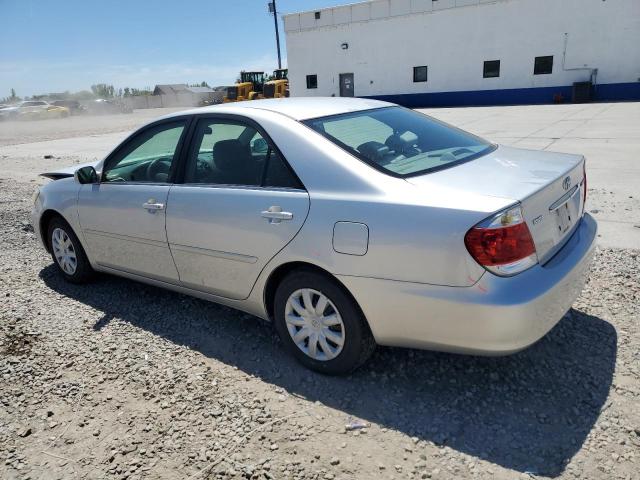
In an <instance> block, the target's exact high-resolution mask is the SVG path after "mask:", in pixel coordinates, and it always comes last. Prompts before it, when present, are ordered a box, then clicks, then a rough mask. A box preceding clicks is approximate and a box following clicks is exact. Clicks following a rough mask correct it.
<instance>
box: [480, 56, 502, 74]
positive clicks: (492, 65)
mask: <svg viewBox="0 0 640 480" xmlns="http://www.w3.org/2000/svg"><path fill="white" fill-rule="evenodd" d="M499 76H500V60H486V61H485V62H484V69H483V70H482V77H483V78H497V77H499Z"/></svg>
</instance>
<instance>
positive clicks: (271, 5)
mask: <svg viewBox="0 0 640 480" xmlns="http://www.w3.org/2000/svg"><path fill="white" fill-rule="evenodd" d="M269 13H273V24H274V25H275V27H276V47H277V48H278V69H281V68H282V60H281V58H280V34H279V32H278V11H277V10H276V0H272V1H271V2H269Z"/></svg>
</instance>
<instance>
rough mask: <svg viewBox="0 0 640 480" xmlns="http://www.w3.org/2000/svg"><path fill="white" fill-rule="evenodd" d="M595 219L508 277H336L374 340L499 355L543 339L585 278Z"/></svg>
mask: <svg viewBox="0 0 640 480" xmlns="http://www.w3.org/2000/svg"><path fill="white" fill-rule="evenodd" d="M596 233H597V224H596V222H595V220H594V219H593V217H591V216H590V215H589V214H585V215H584V217H583V219H582V220H581V222H580V225H579V227H578V228H577V229H576V231H575V232H574V233H573V235H572V237H571V238H570V240H569V241H568V242H567V243H566V244H565V246H564V247H563V248H562V249H561V250H560V251H559V252H558V253H557V254H556V255H555V256H554V257H553V258H552V259H551V260H550V261H548V262H547V263H546V264H545V265H544V266H540V265H537V266H535V267H533V268H531V269H529V270H527V271H526V272H523V273H521V274H519V275H516V276H514V277H508V278H505V277H498V276H496V275H493V274H491V273H488V272H487V273H485V274H484V275H483V276H482V278H481V279H480V280H479V281H478V282H477V283H476V284H475V285H473V286H472V287H444V286H433V285H425V284H419V283H410V282H397V281H392V280H382V279H373V278H363V277H351V276H340V277H339V278H340V280H341V281H342V282H343V283H344V284H345V286H346V287H347V288H348V289H349V290H350V291H351V293H352V294H353V295H354V297H355V299H356V300H357V302H358V303H359V305H360V307H361V308H362V310H363V312H364V314H365V316H366V317H367V320H368V321H369V325H370V326H371V330H372V332H373V335H374V337H375V339H376V341H377V342H378V343H379V344H381V345H390V346H401V347H414V348H426V349H432V350H442V351H449V352H459V353H473V354H481V355H506V354H509V353H513V352H516V351H518V350H522V349H523V348H526V347H527V346H529V345H531V344H532V343H534V342H536V341H537V340H539V339H540V338H541V337H543V336H544V335H545V334H546V333H547V332H548V331H549V330H550V329H551V328H552V327H553V326H554V325H555V324H556V323H558V321H559V320H560V319H561V318H562V317H563V315H564V314H565V313H566V312H567V311H568V310H569V309H570V308H571V305H572V304H573V302H574V301H575V299H576V298H577V297H578V295H579V294H580V292H581V291H582V288H583V287H584V284H585V282H586V280H587V276H588V273H589V267H590V265H591V262H592V260H593V255H594V252H595V244H596Z"/></svg>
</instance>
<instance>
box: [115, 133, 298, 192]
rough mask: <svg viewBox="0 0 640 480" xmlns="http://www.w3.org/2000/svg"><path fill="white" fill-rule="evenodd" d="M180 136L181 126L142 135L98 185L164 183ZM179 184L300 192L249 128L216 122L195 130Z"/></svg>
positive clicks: (281, 162) (279, 161)
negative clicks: (236, 186)
mask: <svg viewBox="0 0 640 480" xmlns="http://www.w3.org/2000/svg"><path fill="white" fill-rule="evenodd" d="M183 130H184V126H183V125H180V126H175V127H173V128H167V127H166V125H165V126H162V127H159V128H158V129H152V130H151V131H149V132H145V133H143V134H142V135H141V136H140V138H136V139H134V140H133V141H132V142H131V144H130V145H128V146H127V147H126V148H125V149H124V150H123V152H121V153H120V154H119V155H118V156H117V157H114V159H113V160H112V161H111V162H110V163H111V165H108V166H107V167H106V168H105V174H104V177H103V181H106V182H151V183H166V182H167V181H168V179H169V175H170V173H171V166H172V163H173V161H174V154H175V150H176V146H177V145H178V143H179V141H180V137H181V135H182V132H183ZM265 168H266V172H265ZM184 182H185V183H187V184H190V183H198V184H213V185H248V186H261V185H262V186H274V187H284V188H301V184H300V182H299V180H298V179H297V178H296V176H295V175H294V174H293V173H292V172H291V170H290V169H289V168H288V167H287V165H286V164H285V162H284V160H283V159H282V158H281V157H280V155H279V154H278V153H277V151H276V150H275V149H273V148H271V147H270V145H269V144H268V142H267V141H266V140H265V139H264V138H263V137H262V135H260V133H259V132H258V131H257V130H256V129H255V128H253V127H250V126H246V125H241V124H238V123H233V122H223V121H220V120H216V121H201V122H199V124H198V125H197V127H196V131H195V133H194V136H193V140H192V147H191V150H190V152H189V154H188V158H187V166H186V171H185V178H184Z"/></svg>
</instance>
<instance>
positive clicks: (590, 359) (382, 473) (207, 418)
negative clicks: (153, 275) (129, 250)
mask: <svg viewBox="0 0 640 480" xmlns="http://www.w3.org/2000/svg"><path fill="white" fill-rule="evenodd" d="M71 160H72V159H71V158H62V159H60V161H66V164H71V163H73V161H71ZM15 161H16V159H14V158H5V159H2V161H0V167H1V166H2V165H3V164H6V163H8V162H11V163H13V162H15ZM0 171H4V172H6V171H7V170H3V169H2V168H0ZM3 175H4V176H3ZM32 191H33V179H32V180H31V181H27V180H26V177H24V175H23V176H20V177H17V176H9V175H6V173H4V174H3V173H0V246H1V247H2V248H0V300H1V303H0V375H2V380H1V382H0V455H1V458H0V478H7V479H14V478H19V479H27V478H31V479H39V478H65V479H66V478H130V479H136V478H216V479H217V478H220V479H226V478H247V479H263V478H265V479H268V478H272V479H286V478H299V479H303V478H304V479H307V478H309V479H326V480H331V479H368V478H385V479H387V478H389V479H390V478H398V479H400V478H415V479H418V478H435V479H439V478H442V479H448V478H497V479H513V478H532V477H546V476H548V477H558V478H621V479H637V478H640V473H639V472H640V466H639V463H640V351H639V349H638V345H640V326H639V325H638V319H639V312H640V253H639V252H638V251H632V250H611V249H601V250H600V251H599V252H598V254H597V258H596V261H595V265H594V267H593V270H592V276H591V279H590V281H589V283H588V285H587V287H586V289H585V291H584V292H583V294H582V296H581V297H580V298H579V299H578V301H577V302H576V303H575V305H574V307H573V309H572V310H571V311H570V312H569V313H568V314H567V315H566V316H565V318H563V319H562V321H561V322H560V323H559V324H558V325H557V326H556V327H555V328H554V329H553V330H552V331H551V332H550V334H549V335H547V336H546V337H545V338H544V339H542V340H541V341H540V342H538V343H537V344H536V345H534V346H533V347H531V348H529V349H527V350H526V351H524V352H521V353H519V354H516V355H513V356H510V357H503V358H481V357H470V356H458V355H449V354H442V353H432V352H424V351H417V350H403V349H390V348H379V349H378V350H377V352H376V354H375V355H374V357H373V358H372V361H371V362H370V363H368V364H367V365H366V366H365V367H363V368H361V369H359V370H358V371H357V372H355V373H354V374H353V375H351V376H348V377H344V378H330V377H324V376H321V375H318V374H315V373H311V372H309V371H307V370H305V369H304V368H302V367H300V366H298V365H297V364H296V363H295V362H294V361H293V360H292V359H290V358H289V357H288V356H286V355H285V354H284V353H283V352H282V349H281V346H280V345H279V341H278V340H277V337H276V335H275V333H274V332H273V331H272V328H271V327H270V325H269V324H266V323H264V322H261V321H257V320H256V319H255V318H253V317H251V316H249V315H246V314H244V313H240V312H236V311H233V310H231V309H228V308H225V307H221V306H217V305H215V304H211V303H207V302H204V301H200V300H197V299H193V298H190V297H187V296H183V295H179V294H175V293H171V292H167V291H164V290H161V289H157V288H154V287H149V286H145V285H141V284H138V283H135V282H131V281H128V280H124V279H119V278H116V277H109V276H101V277H99V278H98V279H97V280H96V281H95V282H94V283H93V284H91V285H88V286H75V285H70V284H67V283H65V282H64V281H63V280H62V279H61V278H60V277H59V276H58V275H57V273H56V271H55V268H54V267H53V265H52V262H51V259H50V257H48V256H47V255H46V253H45V252H44V251H43V250H42V249H41V248H40V247H39V246H38V245H37V243H36V239H35V238H34V234H33V232H32V229H31V228H30V226H29V224H28V215H29V211H30V208H31V205H30V197H31V193H32ZM347 425H349V426H350V428H346V426H347ZM361 427H364V428H361Z"/></svg>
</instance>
